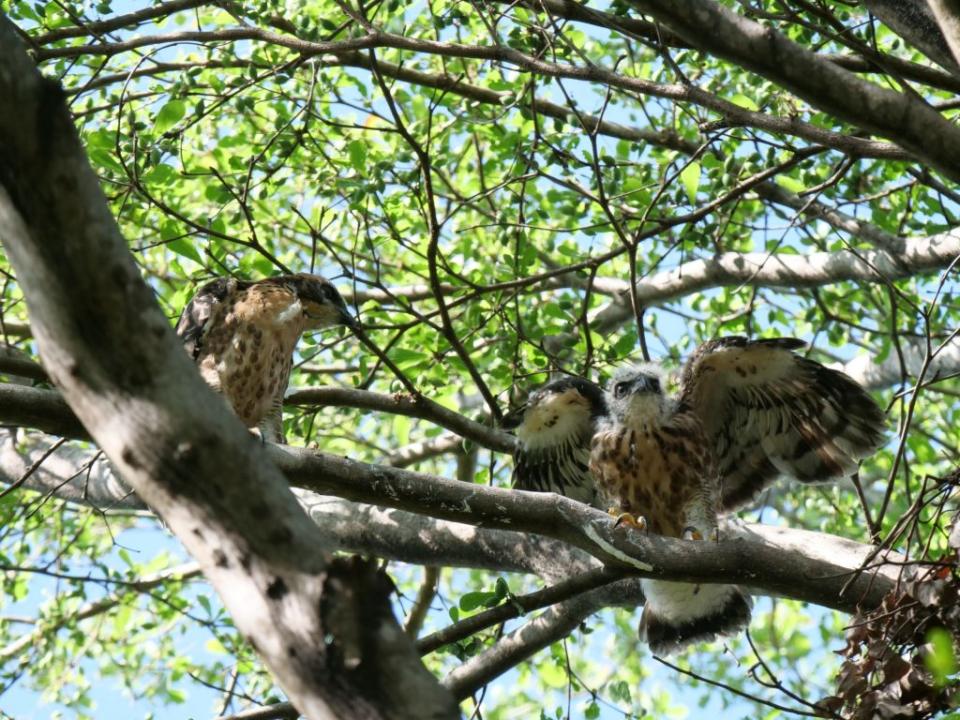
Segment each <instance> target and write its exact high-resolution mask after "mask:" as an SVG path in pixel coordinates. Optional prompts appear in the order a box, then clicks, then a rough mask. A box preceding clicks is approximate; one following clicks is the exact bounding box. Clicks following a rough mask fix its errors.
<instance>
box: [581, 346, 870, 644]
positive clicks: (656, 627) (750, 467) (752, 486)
mask: <svg viewBox="0 0 960 720" xmlns="http://www.w3.org/2000/svg"><path fill="white" fill-rule="evenodd" d="M803 346H804V343H803V342H802V341H799V340H794V339H792V338H776V339H769V340H748V339H746V338H742V337H729V338H722V339H718V340H712V341H710V342H706V343H704V344H703V345H701V346H700V347H699V348H697V350H696V352H695V353H694V354H693V356H692V357H691V358H690V360H689V362H688V363H687V364H686V366H685V367H684V370H683V375H682V378H681V387H680V395H679V398H678V399H677V400H671V399H668V398H667V397H666V396H665V395H664V393H663V389H662V387H661V383H660V379H659V376H658V374H657V370H656V369H655V368H653V367H650V366H647V367H639V368H625V369H621V370H620V371H618V372H617V373H616V374H615V375H614V377H613V379H612V380H611V382H610V385H609V386H608V390H607V406H608V408H609V412H610V415H609V417H608V418H607V419H605V420H602V421H601V422H600V423H599V425H598V430H597V433H596V435H595V436H594V439H593V449H592V452H591V457H590V468H591V471H592V473H593V475H594V477H595V479H596V482H597V485H598V488H599V490H600V492H601V493H602V494H605V495H606V496H607V497H609V498H610V499H611V501H612V502H613V503H614V504H615V506H616V507H617V509H618V510H619V511H620V512H624V513H629V514H631V515H634V516H641V517H643V518H644V520H645V522H646V526H647V528H648V529H649V530H650V531H652V532H656V533H660V534H662V535H666V536H670V537H682V536H687V537H696V538H709V537H711V536H713V535H715V533H716V531H717V513H718V512H719V511H720V510H721V509H723V510H727V509H732V508H735V507H738V506H740V505H742V504H743V503H745V502H747V501H749V500H750V499H751V498H753V497H755V496H756V495H757V494H758V493H759V492H760V491H761V490H763V489H764V488H765V487H767V486H768V485H769V484H770V483H771V482H772V481H773V480H774V479H775V478H776V477H777V476H779V475H781V474H782V475H787V476H790V477H794V478H796V479H798V480H800V481H802V482H822V481H825V480H831V479H834V478H838V477H843V476H845V475H848V474H849V473H851V472H853V471H854V470H855V469H856V466H857V462H858V461H859V460H860V459H861V458H862V457H865V456H866V455H868V454H869V453H870V452H872V451H873V450H874V449H876V448H877V447H878V446H879V445H880V443H881V442H882V439H883V412H882V411H881V410H880V408H879V407H878V406H877V405H876V403H874V401H873V400H872V399H871V398H870V396H869V395H868V394H867V393H866V391H864V390H863V388H861V387H860V386H859V385H857V384H856V382H854V381H853V380H852V379H851V378H849V377H847V376H846V375H844V374H843V373H841V372H838V371H835V370H831V369H829V368H826V367H824V366H823V365H820V364H819V363H816V362H814V361H812V360H808V359H806V358H803V357H800V356H798V355H796V354H795V353H794V352H793V351H794V350H796V349H798V348H800V347H803ZM685 531H689V532H685ZM644 589H645V592H646V594H647V604H646V606H645V608H644V616H643V620H642V621H641V629H642V632H643V634H644V636H645V637H646V639H647V640H648V642H649V643H650V646H651V648H652V649H653V650H654V652H658V653H662V652H670V651H671V650H674V649H677V648H678V647H682V646H683V645H684V644H687V643H689V642H693V641H694V640H698V639H706V638H710V637H713V636H715V635H717V634H723V633H728V632H732V631H735V630H737V629H739V628H740V627H742V626H744V625H746V624H747V623H748V622H749V618H750V609H749V603H748V601H747V599H746V597H745V596H744V595H743V594H742V593H741V592H740V590H739V589H738V588H736V587H734V586H729V585H727V586H724V585H705V586H698V585H690V584H686V583H667V582H662V581H657V580H649V581H645V583H644Z"/></svg>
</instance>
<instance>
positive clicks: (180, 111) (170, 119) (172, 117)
mask: <svg viewBox="0 0 960 720" xmlns="http://www.w3.org/2000/svg"><path fill="white" fill-rule="evenodd" d="M186 114H187V105H186V103H184V102H183V100H171V101H170V102H168V103H167V104H166V105H164V106H163V107H162V108H160V112H158V113H157V119H156V120H154V122H153V131H154V132H155V133H157V135H162V134H163V133H165V132H166V131H167V130H169V129H170V128H172V127H173V126H174V125H176V124H177V123H178V122H180V121H181V120H182V119H183V116H184V115H186Z"/></svg>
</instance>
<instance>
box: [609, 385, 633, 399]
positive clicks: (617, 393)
mask: <svg viewBox="0 0 960 720" xmlns="http://www.w3.org/2000/svg"><path fill="white" fill-rule="evenodd" d="M629 388H630V383H626V382H620V383H617V384H616V385H614V386H613V396H614V397H618V398H619V397H623V396H624V395H626V394H627V390H628V389H629Z"/></svg>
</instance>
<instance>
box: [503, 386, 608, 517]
mask: <svg viewBox="0 0 960 720" xmlns="http://www.w3.org/2000/svg"><path fill="white" fill-rule="evenodd" d="M606 412H607V408H606V403H605V401H604V399H603V391H602V390H601V389H600V388H599V387H598V386H597V385H595V384H593V383H592V382H590V381H589V380H584V379H582V378H577V377H565V378H560V379H559V380H554V381H552V382H549V383H547V384H546V385H544V386H543V387H541V388H539V389H537V390H535V391H534V392H533V393H531V395H530V397H529V398H528V399H527V402H526V403H524V404H523V405H522V406H520V407H519V408H517V409H516V410H514V411H512V412H510V413H509V414H507V415H506V416H505V417H504V418H503V422H502V423H501V425H502V427H503V428H504V429H506V430H514V431H515V433H516V436H517V449H516V451H515V452H514V455H513V484H514V487H516V488H519V489H520V490H537V491H540V492H555V493H558V494H560V495H565V496H567V497H569V498H573V499H574V500H579V501H580V502H583V503H587V504H589V505H596V506H597V507H599V506H600V505H602V504H603V503H602V501H601V500H600V499H599V498H598V496H597V490H596V484H595V483H594V480H593V477H592V476H591V474H590V469H589V467H588V466H589V463H590V439H591V438H592V437H593V432H594V425H595V422H596V420H597V419H598V418H600V417H602V416H603V415H606ZM604 507H605V506H604Z"/></svg>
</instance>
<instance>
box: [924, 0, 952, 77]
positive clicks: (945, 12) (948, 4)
mask: <svg viewBox="0 0 960 720" xmlns="http://www.w3.org/2000/svg"><path fill="white" fill-rule="evenodd" d="M927 3H928V5H929V6H930V10H931V11H932V13H933V17H934V19H935V20H936V23H937V26H938V28H939V30H940V32H941V34H942V37H943V40H944V42H945V44H946V46H947V47H948V48H949V51H950V59H951V60H953V67H952V70H953V72H955V73H957V74H958V75H960V2H958V0H927Z"/></svg>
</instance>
